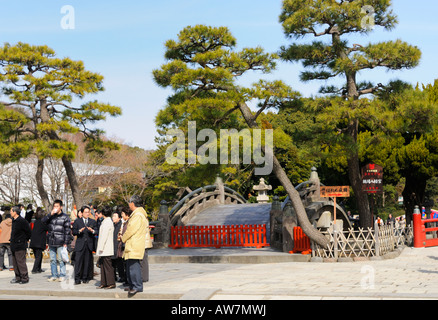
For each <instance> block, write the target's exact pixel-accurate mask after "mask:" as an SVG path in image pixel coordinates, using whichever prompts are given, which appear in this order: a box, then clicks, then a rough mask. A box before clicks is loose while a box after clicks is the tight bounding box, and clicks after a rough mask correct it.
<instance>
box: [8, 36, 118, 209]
mask: <svg viewBox="0 0 438 320" xmlns="http://www.w3.org/2000/svg"><path fill="white" fill-rule="evenodd" d="M102 81H103V76H101V75H100V74H97V73H93V72H90V71H87V70H86V69H85V68H84V64H83V62H82V61H73V60H71V59H69V58H63V59H60V58H57V57H56V55H55V52H54V51H53V50H52V49H51V48H49V47H47V46H33V45H29V44H25V43H21V42H19V43H17V44H16V45H10V44H8V43H6V44H5V45H4V46H3V47H0V88H1V93H2V94H3V95H4V96H6V97H7V100H9V101H7V102H3V106H1V107H0V123H1V128H2V129H1V137H0V138H1V140H0V160H1V161H2V162H6V163H7V162H11V161H17V160H18V159H20V158H24V157H27V156H29V155H36V156H37V157H38V166H37V173H36V177H37V185H38V186H37V187H38V191H39V194H40V197H41V199H42V201H43V205H44V206H45V207H46V208H47V209H48V208H49V198H48V195H47V192H46V191H45V189H44V184H43V179H42V177H43V170H44V159H47V158H49V157H52V158H57V159H61V160H62V162H63V164H64V167H65V170H66V174H67V177H68V181H69V184H70V187H71V189H72V193H73V197H74V202H75V204H76V205H77V206H81V205H82V197H81V192H80V190H79V184H78V181H77V178H76V174H75V171H74V169H73V165H72V160H73V159H74V157H75V150H76V145H75V144H74V143H72V142H69V141H68V140H67V139H66V135H68V134H75V133H78V132H81V133H82V134H83V135H84V137H85V138H86V139H87V141H88V148H89V150H90V151H91V150H94V151H99V150H100V149H101V148H106V147H108V148H115V147H117V145H116V144H114V143H112V142H110V141H104V140H102V139H101V137H102V133H103V132H102V131H101V130H98V129H93V128H92V127H91V126H90V125H91V124H94V123H95V122H97V121H100V120H105V119H106V116H107V115H110V116H117V115H120V114H121V109H120V108H119V107H115V106H112V105H110V104H106V103H100V102H98V101H90V102H87V103H84V104H82V105H80V106H76V105H75V104H74V103H73V99H75V98H76V99H79V100H82V99H83V98H84V97H85V96H86V95H87V94H93V93H98V92H100V91H103V90H104V88H103V86H102Z"/></svg>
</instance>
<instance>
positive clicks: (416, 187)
mask: <svg viewBox="0 0 438 320" xmlns="http://www.w3.org/2000/svg"><path fill="white" fill-rule="evenodd" d="M426 184H427V179H426V178H424V177H421V176H417V175H412V174H411V175H406V185H405V188H404V189H403V192H402V195H403V205H404V207H405V215H406V225H409V224H410V223H411V222H412V214H413V213H414V209H415V206H419V207H420V209H421V206H422V204H423V202H424V196H425V190H426Z"/></svg>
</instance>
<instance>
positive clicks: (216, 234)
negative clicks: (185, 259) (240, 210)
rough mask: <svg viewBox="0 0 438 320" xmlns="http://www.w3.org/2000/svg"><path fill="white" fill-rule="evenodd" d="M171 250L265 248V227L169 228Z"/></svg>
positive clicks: (266, 244)
mask: <svg viewBox="0 0 438 320" xmlns="http://www.w3.org/2000/svg"><path fill="white" fill-rule="evenodd" d="M170 238H171V244H170V245H169V247H171V248H174V249H176V248H193V247H199V248H205V247H215V248H221V247H256V248H262V247H267V246H269V244H268V243H267V234H266V225H231V226H179V227H178V226H177V227H171V237H170Z"/></svg>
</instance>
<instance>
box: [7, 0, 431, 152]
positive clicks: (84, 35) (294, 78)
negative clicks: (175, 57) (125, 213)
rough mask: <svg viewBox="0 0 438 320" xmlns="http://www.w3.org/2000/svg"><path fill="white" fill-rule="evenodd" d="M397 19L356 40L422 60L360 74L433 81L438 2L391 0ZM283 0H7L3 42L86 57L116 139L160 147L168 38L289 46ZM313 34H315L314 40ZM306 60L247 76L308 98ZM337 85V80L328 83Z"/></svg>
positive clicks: (314, 86)
mask: <svg viewBox="0 0 438 320" xmlns="http://www.w3.org/2000/svg"><path fill="white" fill-rule="evenodd" d="M393 3H394V4H393V9H394V12H395V13H396V14H397V16H398V20H399V24H398V26H397V27H396V29H394V30H392V31H391V32H388V31H382V30H379V29H376V30H375V31H374V32H373V33H371V34H370V35H369V36H367V37H364V36H358V37H356V38H355V39H352V40H351V41H353V40H354V43H361V44H367V43H369V42H373V43H374V42H380V41H386V40H395V39H402V40H403V41H406V42H408V43H410V44H412V45H416V46H418V47H419V48H420V49H421V50H422V53H423V55H422V60H421V63H420V66H418V67H417V68H415V69H412V70H406V71H397V72H387V71H384V70H372V71H367V72H364V73H363V74H360V75H359V77H358V78H359V80H369V81H372V82H374V83H379V82H381V83H386V82H388V81H389V80H391V79H402V80H404V81H408V82H411V83H413V84H416V83H417V82H420V83H431V82H433V80H434V79H435V78H438V75H437V70H438V68H437V52H438V41H437V40H438V39H437V38H438V36H437V35H438V22H436V21H437V20H436V12H438V2H437V1H432V0H417V1H409V0H393ZM65 5H71V6H72V7H73V8H74V10H75V28H74V29H73V30H65V29H63V28H62V27H61V20H62V19H63V17H64V16H65V14H62V13H61V8H62V7H63V6H65ZM280 10H281V0H235V1H231V0H178V1H177V0H163V1H151V0H146V1H136V0H127V1H90V0H88V1H83V0H65V1H64V0H61V1H59V0H42V1H31V0H22V1H4V0H3V1H2V10H1V19H0V43H4V42H9V43H11V44H14V43H16V42H18V41H21V42H27V43H30V44H35V45H42V44H46V45H48V46H49V47H51V48H52V49H54V50H55V52H56V53H57V55H58V56H59V57H70V58H72V59H74V60H82V61H84V63H85V67H86V68H87V69H88V70H90V71H93V72H98V73H100V74H102V75H103V76H104V77H105V80H104V87H105V89H106V90H105V92H103V93H99V94H98V95H96V96H93V95H91V96H88V97H86V99H85V100H86V101H88V100H94V99H98V100H100V101H102V102H109V103H111V104H113V105H117V106H120V107H121V108H122V110H123V115H122V116H120V117H117V118H110V119H108V120H107V121H105V122H103V123H100V124H99V127H100V128H102V129H104V130H105V131H106V132H107V136H109V137H110V138H117V139H119V140H121V141H123V142H124V143H128V144H130V145H132V146H139V147H142V148H145V149H152V148H154V147H155V143H154V137H155V136H156V130H155V126H154V118H155V116H156V114H157V112H158V110H159V109H160V108H162V107H163V106H164V105H165V103H166V98H167V96H168V95H169V94H170V91H168V90H164V89H162V88H159V87H158V86H156V85H155V84H154V83H153V80H152V70H153V69H156V68H158V67H159V66H160V65H162V64H163V63H164V62H165V61H164V58H163V54H164V42H165V41H166V40H168V39H175V38H176V35H177V34H178V32H179V31H180V30H181V29H182V28H184V27H185V26H187V25H196V24H208V25H213V26H227V27H228V28H229V29H230V30H231V32H232V33H233V35H234V36H235V37H236V38H237V42H238V48H243V47H254V46H257V45H260V46H262V47H263V48H265V50H266V51H269V52H277V51H278V49H279V48H280V46H282V45H287V44H288V43H290V40H288V39H286V38H285V36H284V34H283V31H282V28H281V25H280V24H279V22H278V16H279V14H280ZM311 40H312V39H311V38H309V41H311ZM302 70H303V68H302V67H301V65H300V64H291V63H284V62H280V63H279V64H278V68H277V70H276V71H275V72H274V73H273V74H271V75H267V76H266V75H259V74H254V75H252V76H250V77H248V78H247V79H245V81H248V82H254V81H256V80H257V79H259V78H260V77H261V78H264V79H280V80H283V81H285V82H286V83H287V84H288V85H290V86H291V87H292V88H294V89H295V90H297V91H300V92H301V93H302V94H303V95H305V96H310V95H316V94H317V92H318V89H319V88H320V86H321V85H323V84H324V83H323V82H319V81H312V82H308V83H302V82H300V80H299V72H300V71H302ZM330 83H332V82H330Z"/></svg>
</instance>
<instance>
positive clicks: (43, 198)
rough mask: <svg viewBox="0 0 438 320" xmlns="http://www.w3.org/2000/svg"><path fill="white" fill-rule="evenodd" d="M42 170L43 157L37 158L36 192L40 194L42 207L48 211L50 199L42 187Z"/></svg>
mask: <svg viewBox="0 0 438 320" xmlns="http://www.w3.org/2000/svg"><path fill="white" fill-rule="evenodd" d="M43 172H44V159H39V158H38V164H37V172H36V175H35V179H36V184H37V189H38V193H39V195H40V198H41V201H42V203H43V207H44V208H45V209H46V210H47V211H50V210H51V208H50V200H49V195H48V194H47V192H46V189H45V188H44V182H43Z"/></svg>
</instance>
